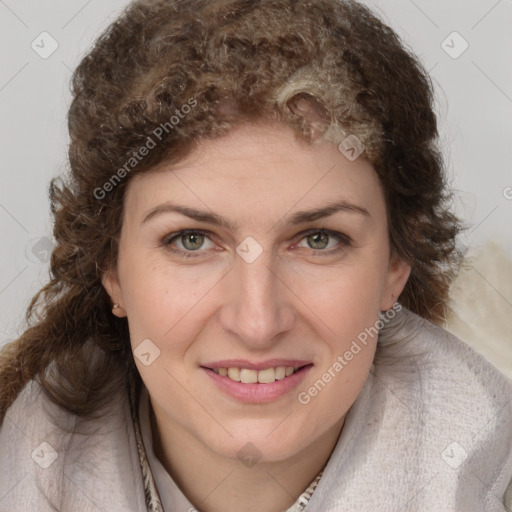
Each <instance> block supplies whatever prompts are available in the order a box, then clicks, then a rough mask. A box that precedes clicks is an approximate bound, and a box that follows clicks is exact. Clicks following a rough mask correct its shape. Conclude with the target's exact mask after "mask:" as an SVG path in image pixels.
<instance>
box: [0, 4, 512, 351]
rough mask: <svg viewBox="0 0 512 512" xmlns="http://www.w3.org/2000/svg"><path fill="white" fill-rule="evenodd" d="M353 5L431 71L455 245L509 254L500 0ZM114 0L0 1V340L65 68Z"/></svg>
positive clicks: (45, 243)
mask: <svg viewBox="0 0 512 512" xmlns="http://www.w3.org/2000/svg"><path fill="white" fill-rule="evenodd" d="M365 3H367V4H368V5H370V6H373V7H375V8H376V9H377V10H378V11H379V12H380V14H381V16H382V17H383V18H384V19H385V20H386V21H387V22H388V23H389V24H390V25H391V26H393V27H394V28H395V29H396V30H397V31H398V33H399V34H400V35H401V36H402V38H403V39H404V41H405V42H406V43H407V44H408V45H409V47H410V48H412V49H413V51H414V52H415V53H417V54H418V55H419V57H420V58H421V60H422V61H423V63H424V65H425V67H426V69H427V70H429V71H430V72H431V75H432V77H433V79H434V82H435V86H436V91H437V97H438V105H437V110H438V114H439V119H440V128H441V141H442V146H443V149H444V153H445V155H446V162H447V166H448V172H449V176H450V181H451V184H452V188H453V189H454V190H455V191H456V192H457V199H456V204H455V209H456V211H457V212H458V213H459V214H460V215H461V216H462V217H463V218H464V219H465V221H466V222H467V223H468V225H469V226H470V228H469V229H468V231H467V233H466V234H465V235H464V237H463V238H462V243H463V244H464V245H466V246H468V247H471V248H474V247H477V246H479V245H481V244H483V243H484V242H485V241H487V240H495V241H498V242H499V243H500V244H501V245H502V247H503V248H504V249H505V250H506V251H507V253H508V254H509V255H511V256H512V237H511V236H510V232H511V225H512V172H511V162H512V154H511V153H512V143H511V141H510V136H511V135H512V129H511V125H512V66H511V64H512V59H511V57H512V41H511V39H512V30H511V27H512V0H499V1H497V0H473V1H471V2H468V1H467V0H466V1H463V0H457V1H446V0H428V1H427V0H415V1H413V0H385V1H384V0H379V1H374V2H369V1H368V2H365ZM126 5H127V2H126V1H124V0H89V1H87V0H80V1H77V0H73V1H71V0H53V1H50V0H47V1H35V0H0V62H1V67H0V109H1V112H2V116H1V118H0V126H1V128H0V130H1V132H0V133H1V138H0V144H1V146H0V149H1V159H0V162H1V171H0V234H1V240H2V244H1V246H0V269H1V270H0V311H1V317H0V345H2V344H3V343H5V342H7V341H9V340H11V339H14V338H15V337H16V336H17V334H19V332H20V330H21V329H22V328H23V325H24V320H23V315H24V311H25V309H26V307H27V305H28V302H29V300H30V298H31V297H32V295H33V294H34V293H35V292H36V291H37V290H38V289H39V288H40V287H41V285H42V284H43V283H44V281H45V280H46V279H47V274H48V263H47V259H48V255H49V249H50V248H51V221H50V217H49V206H48V199H47V188H48V182H49V180H50V179H51V178H52V177H54V176H56V175H57V174H60V173H62V172H63V171H64V170H65V169H66V151H67V143H68V139H67V132H66V111H67V108H68V106H69V103H70V94H69V90H68V84H69V79H70V76H71V72H72V69H73V68H74V67H75V66H76V65H77V64H78V62H79V61H80V59H81V57H82V56H83V55H84V53H85V51H86V50H87V49H88V48H89V46H90V45H91V43H92V42H93V41H94V39H95V38H96V37H97V36H98V35H99V33H100V32H101V31H102V30H103V29H104V28H105V27H106V26H107V25H108V24H109V23H110V22H111V21H112V20H113V19H114V18H115V16H116V14H117V13H119V12H120V11H121V10H122V9H123V7H124V6H126ZM43 32H46V33H47V34H49V35H44V34H43V35H41V34H42V33H43ZM453 32H457V34H455V35H453ZM57 44H58V47H57V49H56V50H55V51H54V52H53V53H51V55H48V53H50V51H51V50H52V49H53V46H56V45H57ZM52 45H53V46H52ZM466 45H469V46H468V48H467V50H466V51H465V52H464V53H462V54H461V51H462V50H463V49H464V48H465V46H466ZM43 57H46V58H43Z"/></svg>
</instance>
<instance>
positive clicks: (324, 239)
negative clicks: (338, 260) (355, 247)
mask: <svg viewBox="0 0 512 512" xmlns="http://www.w3.org/2000/svg"><path fill="white" fill-rule="evenodd" d="M303 241H305V243H306V244H307V245H302V244H303ZM350 244H351V240H350V238H349V237H348V236H347V235H344V234H343V233H338V232H336V231H329V230H326V229H317V230H315V231H309V232H308V233H306V235H305V236H304V237H303V238H302V239H301V241H300V242H299V243H298V244H297V247H305V248H308V249H313V250H315V251H325V250H326V249H332V248H333V247H336V246H340V247H338V249H336V250H341V249H342V248H343V247H345V246H349V245H350ZM325 252H327V251H325ZM328 252H331V251H328Z"/></svg>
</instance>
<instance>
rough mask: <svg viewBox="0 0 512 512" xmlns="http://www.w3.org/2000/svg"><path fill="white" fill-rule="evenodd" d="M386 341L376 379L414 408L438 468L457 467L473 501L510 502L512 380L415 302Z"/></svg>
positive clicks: (412, 429)
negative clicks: (422, 315) (423, 312)
mask: <svg viewBox="0 0 512 512" xmlns="http://www.w3.org/2000/svg"><path fill="white" fill-rule="evenodd" d="M393 329H394V332H393ZM379 344H380V346H379V348H378V353H377V357H376V365H375V368H374V375H375V377H376V381H375V383H376V386H377V388H378V387H379V386H380V387H381V388H384V389H383V390H382V389H381V392H383V394H384V395H386V396H387V397H388V398H389V399H390V401H388V404H389V403H393V404H394V405H393V406H392V408H393V407H394V408H395V411H398V410H399V409H401V410H402V412H405V413H408V414H409V419H408V420H407V423H408V424H407V426H405V425H404V431H407V434H408V435H410V436H411V437H412V438H414V439H415V441H416V442H417V443H418V446H423V447H424V448H423V449H425V450H428V451H430V452H431V453H430V454H429V455H428V456H427V457H426V459H428V461H429V463H430V464H433V467H434V468H435V469H436V470H437V469H439V470H440V471H441V472H444V471H448V472H450V471H451V473H453V475H457V479H458V480H457V481H458V484H457V486H458V491H457V492H460V493H465V494H466V496H467V497H469V496H471V495H473V498H468V500H467V503H468V504H469V503H471V504H474V503H477V502H478V500H482V503H484V502H486V503H491V502H493V501H495V502H496V503H498V502H499V503H500V504H501V508H489V510H505V509H504V508H503V506H504V503H506V501H508V500H507V499H506V498H505V494H506V492H507V487H508V486H509V485H510V482H511V479H512V383H511V381H510V380H509V379H508V378H507V377H505V376H504V375H503V374H502V373H500V372H499V371H498V370H497V369H496V368H495V367H494V366H493V365H492V364H490V363H489V362H488V361H487V360H485V359H484V358H483V357H482V356H481V355H479V354H478V353H477V352H475V351H474V350H473V349H472V348H471V347H470V346H469V345H467V344H466V343H464V342H463V341H461V340H460V339H458V338H457V337H455V336H454V335H452V334H450V333H449V332H447V331H446V330H444V329H443V328H441V327H439V326H436V325H434V324H432V323H430V322H428V321H426V320H424V319H422V318H420V317H418V316H417V315H415V314H413V313H411V312H410V311H407V310H404V311H403V315H401V318H400V320H399V322H398V324H397V325H395V326H391V333H390V334H389V335H387V336H383V339H382V340H381V341H380V342H379ZM397 401H398V402H399V404H400V405H397V403H398V402H397ZM454 482H455V481H454ZM453 485H454V486H455V483H454V484H453ZM461 486H462V487H463V489H462V487H461ZM453 492H455V488H454V489H453ZM454 499H455V498H454ZM460 503H462V502H460ZM464 503H466V502H464ZM482 510H488V508H482Z"/></svg>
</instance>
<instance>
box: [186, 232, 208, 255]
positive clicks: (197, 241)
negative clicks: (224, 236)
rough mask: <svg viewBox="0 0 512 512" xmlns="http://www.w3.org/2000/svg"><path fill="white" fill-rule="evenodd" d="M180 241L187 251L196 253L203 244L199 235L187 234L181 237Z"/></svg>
mask: <svg viewBox="0 0 512 512" xmlns="http://www.w3.org/2000/svg"><path fill="white" fill-rule="evenodd" d="M180 241H181V243H182V245H183V247H184V248H185V249H187V250H188V251H196V250H197V249H200V248H201V246H202V245H203V243H204V235H203V234H201V233H187V234H185V235H181V238H180Z"/></svg>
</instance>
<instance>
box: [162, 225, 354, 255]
mask: <svg viewBox="0 0 512 512" xmlns="http://www.w3.org/2000/svg"><path fill="white" fill-rule="evenodd" d="M333 239H334V240H336V241H337V243H336V244H335V245H334V247H332V246H330V243H331V241H332V240H333ZM295 240H296V241H295V242H294V243H293V247H298V248H299V250H301V249H305V250H306V251H308V250H309V251H310V253H311V254H312V255H314V256H318V255H320V256H321V255H326V256H327V255H333V254H337V253H340V252H342V251H343V250H344V249H346V248H347V247H351V246H352V245H353V241H352V239H351V238H350V237H349V236H347V235H345V234H344V233H340V232H338V231H332V230H329V229H325V228H317V229H310V230H308V231H305V232H302V233H299V234H298V235H297V236H296V237H295ZM302 241H306V246H304V245H302V246H300V245H299V244H300V243H301V242H302ZM325 242H327V245H326V246H325V247H324V246H323V244H324V243H325ZM176 243H178V244H180V245H181V247H178V248H177V247H176V245H175V244H176ZM205 243H206V245H207V246H208V247H204V245H205ZM310 243H312V244H313V245H315V244H320V246H321V247H320V248H318V247H316V248H315V247H311V246H309V245H308V244H310ZM161 245H162V246H163V247H164V248H165V249H166V250H169V251H170V252H172V253H173V254H175V255H177V256H179V257H182V258H198V257H201V256H204V255H205V254H206V253H207V252H209V251H208V249H213V250H215V248H216V244H215V243H214V242H213V241H212V239H211V233H210V232H209V231H205V230H202V229H186V230H182V231H177V232H175V233H171V234H168V235H166V236H165V237H164V238H163V239H162V241H161Z"/></svg>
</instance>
